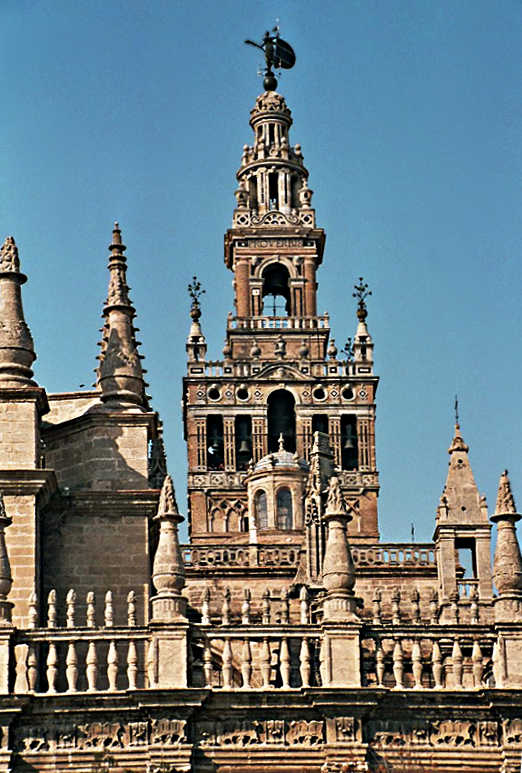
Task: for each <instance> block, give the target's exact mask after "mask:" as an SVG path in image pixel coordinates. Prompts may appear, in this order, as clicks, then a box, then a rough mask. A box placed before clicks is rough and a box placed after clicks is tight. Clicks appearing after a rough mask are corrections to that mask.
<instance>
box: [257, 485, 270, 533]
mask: <svg viewBox="0 0 522 773" xmlns="http://www.w3.org/2000/svg"><path fill="white" fill-rule="evenodd" d="M254 505H255V510H256V523H257V528H258V529H268V511H267V507H266V494H265V492H264V491H258V492H257V493H256V495H255V497H254Z"/></svg>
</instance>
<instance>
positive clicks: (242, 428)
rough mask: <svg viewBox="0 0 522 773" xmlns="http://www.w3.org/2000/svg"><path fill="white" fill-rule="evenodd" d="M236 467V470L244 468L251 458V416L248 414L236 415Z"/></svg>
mask: <svg viewBox="0 0 522 773" xmlns="http://www.w3.org/2000/svg"><path fill="white" fill-rule="evenodd" d="M235 439H236V467H237V469H238V470H246V469H247V467H248V463H249V461H250V460H251V458H252V418H251V417H250V416H236V419H235Z"/></svg>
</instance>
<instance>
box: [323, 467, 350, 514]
mask: <svg viewBox="0 0 522 773" xmlns="http://www.w3.org/2000/svg"><path fill="white" fill-rule="evenodd" d="M347 514H348V511H347V509H346V504H345V501H344V497H343V492H342V491H341V484H340V483H339V478H337V477H336V476H335V475H332V477H331V478H330V482H329V485H328V498H327V500H326V511H325V515H347Z"/></svg>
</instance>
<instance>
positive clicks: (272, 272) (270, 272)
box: [262, 263, 291, 317]
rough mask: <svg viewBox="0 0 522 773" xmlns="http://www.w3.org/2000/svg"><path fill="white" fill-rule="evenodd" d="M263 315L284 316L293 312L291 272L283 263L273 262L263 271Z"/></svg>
mask: <svg viewBox="0 0 522 773" xmlns="http://www.w3.org/2000/svg"><path fill="white" fill-rule="evenodd" d="M262 294H263V301H264V303H263V316H266V317H283V316H285V315H287V314H290V313H291V308H290V274H289V273H288V269H287V268H286V266H283V265H282V264H281V263H271V264H270V265H269V266H267V267H266V269H265V270H264V272H263V293H262Z"/></svg>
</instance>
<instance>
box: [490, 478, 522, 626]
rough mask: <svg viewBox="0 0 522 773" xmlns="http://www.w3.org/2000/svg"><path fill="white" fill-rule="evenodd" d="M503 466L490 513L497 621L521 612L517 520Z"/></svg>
mask: <svg viewBox="0 0 522 773" xmlns="http://www.w3.org/2000/svg"><path fill="white" fill-rule="evenodd" d="M521 517H522V516H520V515H519V514H518V513H517V512H516V508H515V500H514V498H513V494H512V493H511V485H510V482H509V478H508V473H507V470H504V472H503V473H502V475H501V476H500V481H499V484H498V495H497V506H496V509H495V514H494V515H492V516H491V520H492V521H493V523H496V524H497V544H496V547H495V559H494V562H493V579H494V581H495V585H496V586H497V590H498V592H499V595H500V597H501V598H500V600H502V597H508V598H505V599H504V600H503V601H502V603H499V601H500V600H497V601H496V602H495V618H496V620H497V621H498V620H499V619H502V620H505V619H506V620H516V619H517V618H518V619H519V618H520V615H522V556H521V554H520V546H519V544H518V539H517V532H516V527H515V524H516V522H517V521H519V520H520V518H521Z"/></svg>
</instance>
